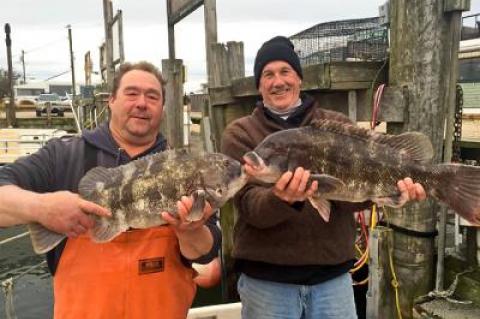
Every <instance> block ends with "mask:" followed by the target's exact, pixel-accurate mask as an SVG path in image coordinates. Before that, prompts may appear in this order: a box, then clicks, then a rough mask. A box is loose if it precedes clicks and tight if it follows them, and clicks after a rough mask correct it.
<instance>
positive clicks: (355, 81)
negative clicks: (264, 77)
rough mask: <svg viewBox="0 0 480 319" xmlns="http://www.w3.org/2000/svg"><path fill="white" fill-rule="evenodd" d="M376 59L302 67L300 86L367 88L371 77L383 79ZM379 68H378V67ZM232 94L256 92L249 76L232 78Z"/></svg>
mask: <svg viewBox="0 0 480 319" xmlns="http://www.w3.org/2000/svg"><path fill="white" fill-rule="evenodd" d="M382 65H383V64H382V63H379V62H332V63H325V64H315V65H308V66H305V67H304V68H303V80H302V90H305V91H314V90H347V91H348V90H359V89H369V88H370V87H371V86H372V82H373V81H375V80H376V81H383V80H384V78H385V71H384V70H381V68H382ZM379 70H380V71H379ZM232 85H233V90H232V91H233V95H234V96H235V97H244V96H254V95H258V90H257V88H256V87H255V79H254V77H253V76H250V77H245V78H240V79H236V80H233V81H232Z"/></svg>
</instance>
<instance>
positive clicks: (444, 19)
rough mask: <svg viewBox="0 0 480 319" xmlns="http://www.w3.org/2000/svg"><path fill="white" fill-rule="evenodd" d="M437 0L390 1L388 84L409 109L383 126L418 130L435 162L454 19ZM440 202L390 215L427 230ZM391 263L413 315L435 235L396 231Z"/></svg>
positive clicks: (405, 309) (427, 283)
mask: <svg viewBox="0 0 480 319" xmlns="http://www.w3.org/2000/svg"><path fill="white" fill-rule="evenodd" d="M443 5H444V2H443V1H440V0H423V1H408V0H391V1H390V27H391V32H390V34H391V38H390V65H389V72H388V74H389V85H390V86H391V87H396V88H398V89H403V88H405V91H406V93H405V96H406V97H408V98H407V101H406V102H407V105H408V108H407V110H408V112H407V113H406V114H405V118H404V120H403V123H402V124H395V123H388V124H387V132H388V133H392V134H398V133H401V132H403V131H405V130H408V131H420V132H422V133H424V134H426V135H427V136H428V137H429V138H430V140H431V141H432V144H433V147H434V152H435V158H434V161H435V162H439V161H440V160H441V155H442V148H443V135H444V132H445V114H446V110H447V108H446V105H447V104H448V100H447V97H448V94H445V92H447V90H449V89H450V85H451V84H452V83H451V82H450V80H449V79H450V78H451V77H450V72H452V69H451V68H452V63H453V61H452V60H455V59H452V58H451V57H452V56H457V55H458V52H454V51H455V48H454V47H453V46H452V44H453V43H455V42H456V43H458V41H459V39H452V38H450V37H449V32H448V30H449V23H457V22H458V21H456V19H452V17H451V16H450V15H449V14H446V13H444V11H443V9H444V7H443ZM437 211H438V207H436V206H434V204H433V202H432V201H430V200H429V201H424V202H421V203H414V204H408V205H406V206H405V207H404V208H402V209H400V210H395V213H394V214H393V213H390V214H389V216H390V221H391V222H392V223H393V224H395V225H398V226H400V227H403V228H406V229H412V230H416V231H423V232H431V231H433V230H434V229H435V226H436V221H437V218H436V212H437ZM394 247H395V256H396V258H395V263H396V265H397V274H398V278H399V282H400V304H401V308H402V316H403V318H412V309H413V300H414V299H415V297H417V296H421V295H425V294H427V293H428V291H430V290H432V289H433V280H432V279H433V275H432V272H433V266H434V262H433V251H434V239H433V238H417V237H407V236H406V235H404V234H401V233H395V240H394Z"/></svg>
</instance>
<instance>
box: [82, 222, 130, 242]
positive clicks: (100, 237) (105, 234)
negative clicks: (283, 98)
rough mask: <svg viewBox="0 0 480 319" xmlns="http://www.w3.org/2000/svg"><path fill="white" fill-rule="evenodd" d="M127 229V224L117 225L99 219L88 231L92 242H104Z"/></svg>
mask: <svg viewBox="0 0 480 319" xmlns="http://www.w3.org/2000/svg"><path fill="white" fill-rule="evenodd" d="M127 229H128V226H127V225H118V224H114V223H110V222H108V221H102V219H99V221H97V223H96V224H95V227H93V228H92V229H91V231H90V236H91V237H92V239H93V241H94V242H97V243H105V242H107V241H111V240H112V239H113V238H115V237H117V236H118V235H119V234H120V233H122V232H124V231H126V230H127Z"/></svg>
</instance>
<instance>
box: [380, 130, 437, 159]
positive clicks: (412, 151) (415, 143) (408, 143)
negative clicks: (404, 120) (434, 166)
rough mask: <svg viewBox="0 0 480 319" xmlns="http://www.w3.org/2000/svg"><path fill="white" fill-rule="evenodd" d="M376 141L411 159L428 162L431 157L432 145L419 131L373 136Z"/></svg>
mask: <svg viewBox="0 0 480 319" xmlns="http://www.w3.org/2000/svg"><path fill="white" fill-rule="evenodd" d="M373 138H374V139H378V142H380V143H383V144H387V145H388V146H390V147H391V148H394V149H396V150H398V151H399V152H400V155H402V156H405V157H407V158H409V159H411V160H413V161H417V162H420V163H429V162H431V161H432V158H433V146H432V143H431V142H430V139H429V138H428V137H427V136H426V135H425V134H422V133H420V132H405V133H402V134H400V135H382V134H378V135H375V136H374V137H373Z"/></svg>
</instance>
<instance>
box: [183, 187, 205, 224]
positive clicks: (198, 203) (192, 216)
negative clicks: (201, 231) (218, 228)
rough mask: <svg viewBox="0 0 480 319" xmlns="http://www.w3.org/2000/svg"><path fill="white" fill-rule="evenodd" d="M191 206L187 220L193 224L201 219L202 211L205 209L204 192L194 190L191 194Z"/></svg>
mask: <svg viewBox="0 0 480 319" xmlns="http://www.w3.org/2000/svg"><path fill="white" fill-rule="evenodd" d="M192 197H193V204H192V209H191V210H190V213H189V214H188V215H187V220H188V221H191V222H195V221H197V220H200V219H202V217H203V210H204V209H205V199H206V194H205V191H204V190H196V191H194V192H193V193H192Z"/></svg>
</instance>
